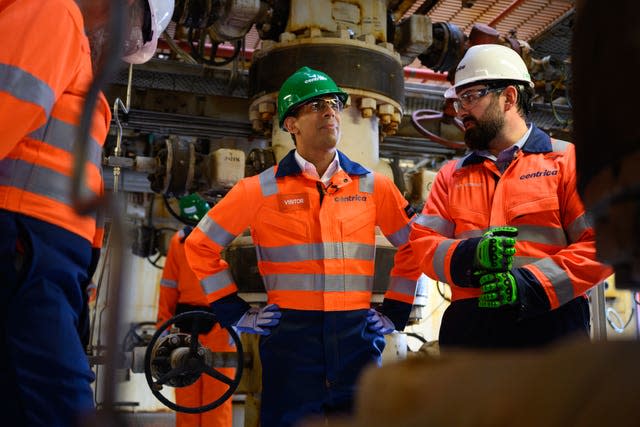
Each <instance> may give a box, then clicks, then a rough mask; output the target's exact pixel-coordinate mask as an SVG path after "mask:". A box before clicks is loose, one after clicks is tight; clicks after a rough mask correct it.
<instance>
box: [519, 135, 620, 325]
mask: <svg viewBox="0 0 640 427" xmlns="http://www.w3.org/2000/svg"><path fill="white" fill-rule="evenodd" d="M562 162H563V163H562V167H563V169H562V186H561V187H560V188H559V190H558V199H559V202H560V215H561V219H562V226H563V228H564V230H565V234H566V236H567V239H568V242H569V244H568V245H567V246H566V247H565V248H563V249H561V250H559V251H558V252H556V253H554V254H553V255H550V256H548V257H545V258H542V259H540V260H537V261H535V262H533V263H531V264H526V265H524V266H522V269H523V270H526V272H525V273H529V274H525V277H528V278H529V280H528V281H525V284H526V285H525V289H520V284H519V291H524V292H525V293H524V294H523V297H526V292H528V291H527V288H531V287H533V288H534V289H535V288H536V287H541V288H542V289H543V290H544V294H546V297H547V299H548V305H547V306H548V307H549V308H551V309H555V308H558V307H560V306H561V305H563V304H565V303H567V302H569V301H571V300H572V299H574V298H576V297H578V296H580V295H584V294H585V292H587V291H588V290H589V289H591V288H592V287H594V286H595V285H597V284H598V283H600V282H602V281H603V280H604V279H606V278H607V277H608V276H610V275H611V274H613V270H612V269H611V267H609V266H607V265H604V264H601V263H600V262H598V261H596V247H595V231H594V229H593V227H592V225H591V224H590V221H589V219H588V217H587V215H586V214H585V208H584V205H583V203H582V200H581V199H580V196H579V195H578V192H577V189H576V168H575V147H574V145H573V144H569V145H568V148H567V150H566V152H565V154H564V156H563V160H562ZM536 282H537V283H536ZM536 295H540V292H539V291H538V292H537V293H536ZM536 299H539V298H536ZM534 300H535V299H534V298H533V297H532V301H534ZM543 302H544V303H547V302H546V301H543ZM530 305H531V307H530V308H529V311H532V312H533V313H535V311H538V310H537V308H536V307H535V306H534V304H530ZM543 305H546V304H543Z"/></svg>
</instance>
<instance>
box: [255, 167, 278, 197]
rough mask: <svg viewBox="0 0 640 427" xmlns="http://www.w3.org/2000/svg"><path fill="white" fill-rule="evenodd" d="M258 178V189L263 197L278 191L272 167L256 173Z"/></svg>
mask: <svg viewBox="0 0 640 427" xmlns="http://www.w3.org/2000/svg"><path fill="white" fill-rule="evenodd" d="M258 179H259V180H260V190H262V195H263V196H264V197H267V196H272V195H274V194H277V193H278V184H277V183H276V175H275V173H274V167H273V166H271V167H270V168H269V169H267V170H266V171H264V172H262V173H260V175H258Z"/></svg>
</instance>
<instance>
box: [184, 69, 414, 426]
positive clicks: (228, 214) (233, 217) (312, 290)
mask: <svg viewBox="0 0 640 427" xmlns="http://www.w3.org/2000/svg"><path fill="white" fill-rule="evenodd" d="M347 98H348V95H347V93H346V92H344V91H342V90H341V89H340V88H339V87H338V86H337V85H336V83H335V82H334V81H333V80H332V79H331V78H330V77H329V76H328V75H326V74H325V73H323V72H321V71H317V70H313V69H311V68H308V67H302V68H300V69H299V70H297V71H296V72H294V73H293V74H292V75H291V76H289V78H288V79H287V80H286V81H285V82H284V83H283V85H282V86H281V88H280V91H279V94H278V117H279V124H280V126H281V128H283V129H285V130H286V131H288V132H289V133H290V134H291V135H292V137H293V139H294V144H295V149H294V150H291V151H290V152H289V153H288V154H287V155H286V156H285V157H284V158H283V159H282V160H281V161H280V162H279V163H278V165H277V166H275V167H272V168H269V169H267V170H265V171H264V172H262V173H260V174H259V175H256V176H252V177H248V178H245V179H243V180H241V181H240V182H239V183H238V184H236V185H235V186H234V187H233V189H232V190H231V191H230V192H229V193H228V194H227V195H226V196H225V197H224V198H223V199H222V200H221V201H220V202H219V203H218V204H216V205H215V206H214V207H213V208H212V209H211V210H210V211H209V213H208V214H207V216H205V218H204V219H203V220H202V221H200V223H199V224H198V226H197V227H196V228H195V229H194V230H193V232H192V233H191V234H190V235H189V237H188V238H187V241H186V251H187V259H188V261H189V263H190V264H191V267H192V268H193V270H194V271H195V273H196V275H197V276H198V277H199V278H200V281H201V283H202V286H203V287H204V289H205V292H206V294H207V295H208V298H209V301H210V303H211V309H212V311H213V312H214V313H215V314H216V316H217V317H218V319H219V321H220V323H221V324H222V325H223V326H229V325H233V326H235V327H236V328H238V329H239V330H240V331H241V332H246V333H255V334H261V335H262V336H261V338H260V344H259V347H260V358H261V362H262V372H263V374H262V386H263V389H262V406H261V413H260V422H261V426H262V427H276V426H277V427H286V426H292V425H294V424H295V423H296V422H298V421H299V420H301V419H303V418H305V417H308V416H311V415H315V416H320V417H323V416H326V415H327V414H331V413H345V412H349V411H350V410H351V408H352V404H353V396H354V389H355V383H356V380H357V378H358V376H359V374H360V372H361V371H362V369H363V368H364V367H365V366H367V365H369V364H380V363H381V354H382V350H383V348H384V344H385V340H384V337H383V335H384V334H388V333H391V332H393V331H394V330H402V329H403V328H404V326H405V324H406V322H407V320H408V318H409V313H410V311H411V307H412V303H413V300H414V294H415V288H416V283H417V279H418V277H419V275H420V272H419V270H418V267H417V264H416V262H415V260H414V258H413V254H412V252H411V248H410V246H409V244H408V234H409V230H410V223H411V221H412V216H413V213H412V211H411V209H410V208H409V207H408V203H407V201H406V200H405V199H404V198H403V197H402V195H401V194H400V192H399V191H398V189H397V188H396V187H395V185H394V184H393V182H392V181H391V180H390V179H388V178H387V177H385V176H383V175H379V174H377V173H374V172H372V171H370V170H368V169H367V168H365V167H363V166H362V165H360V164H358V163H355V162H353V161H351V160H349V159H348V158H347V157H346V156H345V155H344V154H343V153H341V152H340V151H338V149H337V146H338V142H339V141H340V135H341V134H340V123H341V112H342V109H343V108H344V105H345V102H346V101H347ZM376 226H379V227H380V229H381V230H382V232H383V233H384V234H385V236H386V237H387V238H388V240H389V241H390V242H391V243H392V244H394V245H395V246H396V247H397V248H398V250H397V252H396V255H395V259H394V266H393V268H392V270H391V273H390V276H391V277H390V284H389V288H388V290H387V291H386V293H385V298H384V301H383V303H382V305H381V306H380V307H379V308H378V309H377V310H376V309H372V308H371V302H370V301H371V292H372V287H373V277H374V261H375V228H376ZM247 227H250V228H251V234H252V237H253V242H254V244H255V246H256V253H257V258H258V268H259V271H260V274H261V275H262V279H263V282H264V285H265V288H266V291H267V305H266V306H265V307H262V308H258V307H251V306H250V305H249V304H248V303H246V302H245V301H244V300H242V299H241V298H240V297H239V296H238V287H237V286H236V284H235V283H234V281H233V279H232V277H231V275H230V272H229V269H228V266H227V264H226V263H225V262H224V261H223V260H222V259H221V258H220V252H221V251H222V250H223V248H224V247H225V246H227V245H228V244H229V243H231V241H232V240H233V239H234V238H235V237H236V236H237V235H239V234H240V233H242V232H243V231H244V230H245V229H246V228H247Z"/></svg>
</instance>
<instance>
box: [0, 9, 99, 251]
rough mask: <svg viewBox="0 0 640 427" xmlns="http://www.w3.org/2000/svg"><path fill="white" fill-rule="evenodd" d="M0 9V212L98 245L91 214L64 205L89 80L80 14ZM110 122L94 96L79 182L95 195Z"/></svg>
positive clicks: (75, 11) (86, 44) (67, 201)
mask: <svg viewBox="0 0 640 427" xmlns="http://www.w3.org/2000/svg"><path fill="white" fill-rule="evenodd" d="M0 12H2V13H0V37H2V36H4V37H2V39H3V40H14V41H13V42H11V43H4V45H3V47H2V49H0V135H2V144H1V145H0V209H5V210H9V211H13V212H19V213H22V214H24V215H28V216H31V217H34V218H38V219H40V220H42V221H46V222H48V223H51V224H55V225H57V226H59V227H62V228H64V229H66V230H69V231H71V232H73V233H76V234H78V235H80V236H82V237H84V238H85V239H87V240H89V241H90V242H92V243H93V246H94V247H99V246H101V240H102V230H100V229H97V227H96V215H93V216H79V215H78V214H77V213H76V212H75V211H74V209H73V207H72V206H71V177H72V170H73V163H74V157H73V146H74V141H75V140H76V138H77V134H78V126H79V122H80V117H81V115H82V111H83V106H84V100H85V95H86V93H87V91H88V89H89V86H90V84H91V81H92V79H93V71H92V68H91V56H90V51H89V41H88V39H87V37H86V36H85V32H84V21H83V18H82V14H81V13H80V10H79V8H78V6H77V5H76V3H75V2H74V1H73V0H51V1H45V2H43V1H39V0H21V1H2V2H0ZM25 16H29V19H28V20H27V19H26V18H25ZM25 28H36V29H37V31H25ZM51 40H55V41H56V43H55V44H52V43H51ZM110 121H111V112H110V110H109V105H108V103H107V101H106V99H105V98H104V96H102V95H101V96H100V98H99V101H98V103H97V106H96V110H95V112H94V115H93V122H92V126H91V130H90V139H89V141H88V144H89V147H85V149H88V156H87V163H86V169H85V176H86V182H85V187H86V188H87V189H88V191H89V192H90V193H91V194H92V195H93V196H97V195H100V194H102V192H103V181H102V161H101V159H102V145H103V143H104V140H105V138H106V135H107V131H108V129H109V123H110ZM98 228H99V227H98Z"/></svg>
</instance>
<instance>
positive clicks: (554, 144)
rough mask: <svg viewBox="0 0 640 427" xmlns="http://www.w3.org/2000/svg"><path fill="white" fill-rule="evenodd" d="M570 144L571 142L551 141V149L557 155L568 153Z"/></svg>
mask: <svg viewBox="0 0 640 427" xmlns="http://www.w3.org/2000/svg"><path fill="white" fill-rule="evenodd" d="M569 144H570V142H567V141H563V140H561V139H551V149H552V150H553V151H554V152H555V153H563V152H565V151H567V147H568V146H569Z"/></svg>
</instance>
